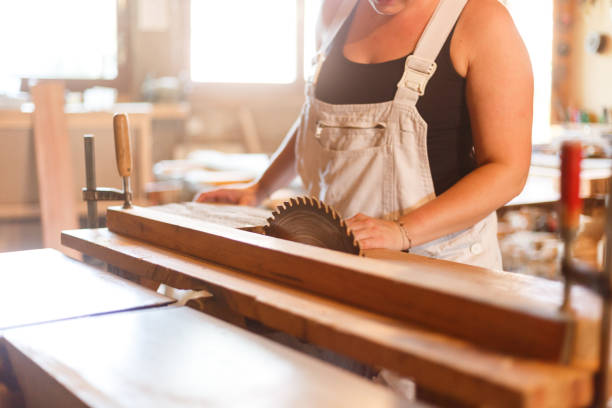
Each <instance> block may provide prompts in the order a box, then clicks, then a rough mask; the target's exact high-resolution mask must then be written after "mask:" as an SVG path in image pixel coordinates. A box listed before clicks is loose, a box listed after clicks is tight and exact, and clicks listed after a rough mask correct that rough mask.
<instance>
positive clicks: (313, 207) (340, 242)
mask: <svg viewBox="0 0 612 408" xmlns="http://www.w3.org/2000/svg"><path fill="white" fill-rule="evenodd" d="M264 233H265V234H266V235H269V236H272V237H276V238H282V239H287V240H289V241H294V242H301V243H303V244H308V245H314V246H318V247H321V248H327V249H333V250H336V251H342V252H348V253H350V254H356V255H361V248H360V247H359V243H358V242H357V240H356V239H355V236H354V235H353V233H352V232H351V230H350V229H348V227H347V226H346V223H345V222H344V220H343V219H342V218H341V217H340V216H339V215H338V213H337V212H336V211H335V210H334V209H333V208H331V207H330V206H328V205H326V204H324V203H322V202H321V201H319V200H318V199H316V198H313V197H305V196H300V197H295V198H291V199H290V200H289V201H286V202H285V203H284V205H281V206H278V207H277V208H276V210H275V211H274V212H273V213H272V217H270V218H268V225H266V226H265V227H264Z"/></svg>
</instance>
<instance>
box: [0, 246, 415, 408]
mask: <svg viewBox="0 0 612 408" xmlns="http://www.w3.org/2000/svg"><path fill="white" fill-rule="evenodd" d="M0 290H1V291H2V296H0V407H2V408H12V407H15V408H18V407H22V406H25V407H34V408H36V407H104V408H108V407H201V406H219V407H226V406H236V407H242V406H262V407H269V406H274V407H310V406H317V407H330V408H331V407H338V406H363V407H397V406H399V404H400V401H399V400H398V397H397V396H395V395H394V394H393V393H391V392H390V391H389V390H388V389H385V388H384V387H382V386H380V385H376V384H373V383H370V382H368V381H366V380H364V379H362V378H359V377H357V376H355V375H351V374H348V373H346V372H344V371H342V370H340V369H337V368H334V367H332V366H329V365H327V364H324V363H322V362H319V361H317V360H315V359H313V358H311V357H307V356H304V355H302V354H300V353H297V352H295V351H293V350H290V349H287V348H285V347H282V346H280V345H278V344H276V343H274V342H272V341H270V340H267V339H263V338H261V337H259V336H256V335H254V334H252V333H248V332H246V331H245V330H243V329H240V328H237V327H234V326H231V325H229V324H227V323H225V322H222V321H220V320H218V319H216V318H214V317H210V316H206V315H204V314H202V313H199V312H196V311H194V310H192V309H190V308H188V307H185V306H176V305H174V300H172V299H170V298H167V297H165V296H162V295H160V294H157V293H155V292H153V291H150V290H147V289H144V288H142V287H140V286H138V285H135V284H133V283H131V282H128V281H126V280H124V279H121V278H118V277H116V276H114V275H112V274H110V273H108V272H105V271H101V270H99V269H97V268H94V267H91V266H88V265H85V264H83V263H81V262H77V261H74V260H72V259H70V258H68V257H66V256H64V255H62V254H61V253H59V252H57V251H55V250H52V249H43V250H33V251H21V252H14V253H3V254H0ZM330 385H332V386H330ZM402 406H406V407H420V406H421V405H420V404H418V403H405V402H404V405H402Z"/></svg>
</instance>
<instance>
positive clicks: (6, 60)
mask: <svg viewBox="0 0 612 408" xmlns="http://www.w3.org/2000/svg"><path fill="white" fill-rule="evenodd" d="M116 3H117V2H116V1H114V0H87V1H83V0H54V1H49V0H19V1H11V2H2V6H1V8H0V38H3V41H2V63H1V64H0V77H3V76H4V77H31V78H74V79H113V78H116V77H117V4H116Z"/></svg>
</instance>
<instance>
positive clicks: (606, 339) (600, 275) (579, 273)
mask: <svg viewBox="0 0 612 408" xmlns="http://www.w3.org/2000/svg"><path fill="white" fill-rule="evenodd" d="M581 158H582V144H581V143H580V142H579V141H566V142H564V143H563V145H562V148H561V202H560V207H559V210H560V221H561V239H562V240H563V244H564V245H563V248H564V249H563V260H562V262H561V273H562V275H563V278H564V288H563V289H564V290H563V303H562V305H561V311H562V312H563V313H565V314H567V315H568V316H569V315H571V313H570V311H571V289H572V285H575V284H576V285H580V286H583V287H585V288H587V289H589V290H591V291H592V292H594V293H595V294H597V295H599V296H600V297H601V299H602V302H601V325H600V350H599V368H598V370H597V373H596V376H595V401H594V405H593V406H596V407H602V408H603V407H606V406H607V401H608V398H609V395H610V389H609V382H610V373H609V359H610V323H611V317H612V259H611V258H612V201H611V200H612V188H609V189H608V190H609V192H608V200H607V209H606V212H607V214H606V216H607V217H606V227H605V233H606V251H605V261H604V267H603V271H599V270H597V269H596V268H593V267H591V266H588V265H585V264H582V263H580V262H577V261H576V260H574V259H573V258H572V243H573V242H574V240H575V238H576V235H577V231H578V226H579V221H580V211H581V209H582V202H581V200H580V195H579V193H580V191H579V190H580V162H581ZM570 336H571V334H570ZM566 343H567V345H568V346H569V343H570V341H566ZM566 348H568V349H569V347H566Z"/></svg>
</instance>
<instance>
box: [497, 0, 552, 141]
mask: <svg viewBox="0 0 612 408" xmlns="http://www.w3.org/2000/svg"><path fill="white" fill-rule="evenodd" d="M506 4H507V6H508V10H509V11H510V14H511V15H512V18H513V19H514V23H515V24H516V27H517V29H518V31H519V33H520V34H521V36H522V37H523V41H524V42H525V45H526V46H527V51H528V52H529V56H530V58H531V65H532V68H533V77H534V95H533V98H534V101H533V143H534V144H536V143H546V142H549V141H550V137H551V136H550V109H551V106H550V98H551V87H552V40H553V38H552V37H553V1H552V0H537V1H533V0H507V1H506Z"/></svg>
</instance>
